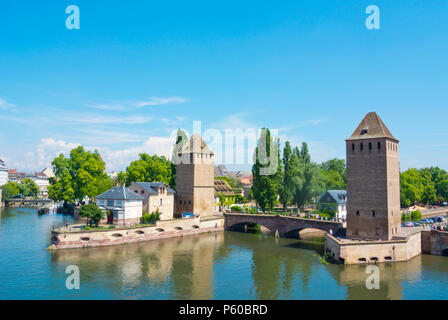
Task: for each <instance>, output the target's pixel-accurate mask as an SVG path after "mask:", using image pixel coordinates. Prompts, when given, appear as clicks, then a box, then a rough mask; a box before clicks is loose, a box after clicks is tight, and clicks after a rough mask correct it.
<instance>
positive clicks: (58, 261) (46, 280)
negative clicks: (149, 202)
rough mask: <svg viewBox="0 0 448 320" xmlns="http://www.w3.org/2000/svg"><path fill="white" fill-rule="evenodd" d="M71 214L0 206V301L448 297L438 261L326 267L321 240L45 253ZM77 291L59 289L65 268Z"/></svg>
mask: <svg viewBox="0 0 448 320" xmlns="http://www.w3.org/2000/svg"><path fill="white" fill-rule="evenodd" d="M72 221H73V218H72V217H71V216H64V215H44V216H38V215H37V211H36V210H35V209H28V208H16V209H9V208H6V209H2V208H0V299H298V300H303V299H448V257H438V256H429V255H422V256H419V257H416V258H414V259H413V260H411V261H409V262H402V263H394V264H380V265H379V269H380V289H377V290H376V289H372V290H369V289H367V287H366V279H367V277H368V276H369V275H368V274H366V266H344V265H336V264H326V263H324V262H323V261H322V259H320V253H321V252H322V249H323V240H322V238H321V237H320V238H315V237H310V238H309V239H307V240H297V239H283V238H281V239H276V238H274V237H273V236H272V235H270V234H266V233H263V232H257V233H239V232H220V233H210V234H203V235H198V236H191V237H184V238H173V239H166V240H157V241H149V242H143V243H139V244H129V245H123V246H115V247H104V248H89V249H72V250H61V251H55V252H50V251H48V250H46V247H47V246H48V245H49V243H50V230H51V228H52V226H53V225H55V224H60V223H70V222H72ZM70 265H75V266H78V267H79V270H80V289H79V290H68V289H67V288H66V285H65V283H66V279H67V277H68V276H69V275H68V274H66V272H65V271H66V268H67V266H70Z"/></svg>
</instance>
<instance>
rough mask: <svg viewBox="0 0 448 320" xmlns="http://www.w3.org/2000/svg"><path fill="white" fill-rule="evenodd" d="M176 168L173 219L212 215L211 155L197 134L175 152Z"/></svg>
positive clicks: (213, 202) (212, 163)
mask: <svg viewBox="0 0 448 320" xmlns="http://www.w3.org/2000/svg"><path fill="white" fill-rule="evenodd" d="M177 162H178V163H177V167H176V208H175V211H176V216H177V217H180V216H182V213H194V214H195V215H199V216H211V215H213V212H214V208H215V184H214V168H215V165H214V154H213V152H212V151H211V150H210V149H209V148H208V147H207V145H206V144H205V142H204V140H202V138H201V136H200V135H199V134H195V135H192V136H191V138H190V140H189V141H188V142H187V143H185V145H183V146H182V148H181V149H180V151H179V152H178V158H177Z"/></svg>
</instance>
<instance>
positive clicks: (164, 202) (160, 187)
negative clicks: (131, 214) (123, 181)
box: [129, 182, 176, 220]
mask: <svg viewBox="0 0 448 320" xmlns="http://www.w3.org/2000/svg"><path fill="white" fill-rule="evenodd" d="M129 190H131V191H133V192H135V193H137V194H139V195H140V196H141V197H142V198H143V212H146V213H152V212H154V211H156V210H157V209H158V210H159V212H161V213H162V215H161V216H160V220H169V219H173V215H174V195H175V194H176V191H174V190H173V189H171V188H170V186H169V185H167V184H166V183H162V182H134V183H133V184H131V185H130V186H129Z"/></svg>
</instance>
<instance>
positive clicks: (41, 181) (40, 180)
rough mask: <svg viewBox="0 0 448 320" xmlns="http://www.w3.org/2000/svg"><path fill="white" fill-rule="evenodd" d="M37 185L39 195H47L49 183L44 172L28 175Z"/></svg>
mask: <svg viewBox="0 0 448 320" xmlns="http://www.w3.org/2000/svg"><path fill="white" fill-rule="evenodd" d="M30 178H31V179H32V180H33V181H34V182H35V183H36V184H37V186H38V187H39V190H40V195H41V196H47V195H48V186H49V185H50V180H49V178H48V176H47V175H46V174H45V173H42V172H35V173H34V176H32V177H30Z"/></svg>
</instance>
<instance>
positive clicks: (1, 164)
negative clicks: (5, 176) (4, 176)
mask: <svg viewBox="0 0 448 320" xmlns="http://www.w3.org/2000/svg"><path fill="white" fill-rule="evenodd" d="M0 170H2V171H6V170H8V169H7V168H6V164H5V162H4V161H3V160H2V159H0Z"/></svg>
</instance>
